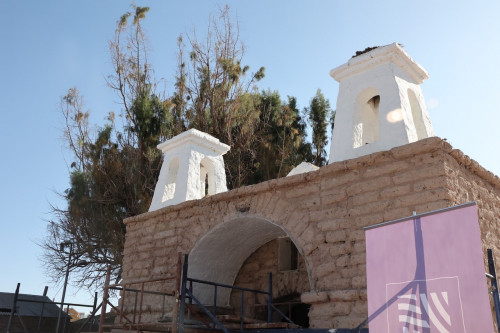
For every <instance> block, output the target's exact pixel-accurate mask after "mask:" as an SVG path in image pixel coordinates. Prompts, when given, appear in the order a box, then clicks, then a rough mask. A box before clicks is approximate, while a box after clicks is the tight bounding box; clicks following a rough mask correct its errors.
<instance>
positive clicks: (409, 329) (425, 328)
mask: <svg viewBox="0 0 500 333" xmlns="http://www.w3.org/2000/svg"><path fill="white" fill-rule="evenodd" d="M366 271H367V287H368V317H369V329H370V333H466V332H469V333H476V332H481V333H483V332H484V333H488V332H490V333H493V332H494V331H493V321H492V316H491V309H490V302H489V295H488V289H487V280H486V276H485V268H484V258H483V250H482V246H481V237H480V231H479V223H478V217H477V206H476V205H475V204H467V205H463V206H459V207H452V208H450V209H446V210H442V211H438V212H436V213H432V212H431V213H429V214H422V215H419V216H415V217H409V218H407V219H401V220H397V221H394V223H382V224H380V225H376V226H372V227H368V228H366Z"/></svg>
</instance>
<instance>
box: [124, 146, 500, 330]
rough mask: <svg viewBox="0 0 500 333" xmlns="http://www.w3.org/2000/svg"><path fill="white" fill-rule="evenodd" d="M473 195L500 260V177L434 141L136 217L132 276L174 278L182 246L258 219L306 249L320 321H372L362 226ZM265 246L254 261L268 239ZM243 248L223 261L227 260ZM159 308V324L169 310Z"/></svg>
mask: <svg viewBox="0 0 500 333" xmlns="http://www.w3.org/2000/svg"><path fill="white" fill-rule="evenodd" d="M469 201H477V202H478V207H479V218H480V228H481V234H482V238H483V246H484V248H493V250H494V253H495V256H496V261H497V262H500V242H499V241H498V240H499V239H500V228H499V224H500V223H499V222H498V216H500V180H499V178H498V177H496V176H494V175H492V174H491V173H489V172H488V171H486V170H484V169H483V168H482V167H480V166H479V165H478V164H477V163H476V162H474V161H471V160H470V159H469V158H468V157H467V156H464V155H463V154H462V153H461V152H460V151H457V150H454V149H453V148H452V147H451V146H450V145H449V144H448V143H447V142H445V141H443V140H441V139H439V138H429V139H425V140H421V141H418V142H416V143H412V144H408V145H405V146H402V147H397V148H394V149H391V150H390V151H386V152H379V153H374V154H371V155H368V156H363V157H360V158H357V159H352V160H347V161H343V162H336V163H333V164H330V165H328V166H325V167H322V168H321V169H320V170H318V171H315V172H310V173H307V174H301V175H296V176H292V177H286V178H280V179H275V180H271V181H267V182H263V183H260V184H257V185H253V186H247V187H244V188H239V189H236V190H232V191H229V192H225V193H221V194H217V195H214V196H212V197H208V198H204V199H201V200H195V201H188V202H185V203H182V204H179V205H176V206H170V207H166V208H163V209H161V210H158V211H153V212H149V213H145V214H142V215H139V216H136V217H132V218H129V219H126V220H125V224H126V226H127V234H126V242H125V249H124V259H123V279H124V281H125V282H127V281H133V280H139V279H147V278H151V277H155V276H158V275H163V274H169V275H172V276H174V275H175V270H176V262H177V253H178V252H182V253H190V252H192V250H193V248H196V247H195V245H196V246H197V244H200V243H202V240H205V241H206V240H207V239H209V240H212V241H213V245H214V246H219V244H218V242H217V240H218V239H219V238H217V237H218V233H222V231H220V230H224V231H225V232H226V233H227V231H228V230H229V231H232V232H234V231H235V230H237V228H238V225H243V224H245V223H246V224H245V225H246V226H247V229H245V232H246V233H249V230H251V229H248V225H250V226H251V225H252V223H254V222H255V225H260V224H266V223H268V224H269V225H272V226H273V228H275V227H278V229H279V230H280V232H282V234H283V235H284V236H288V237H290V238H291V239H292V240H293V242H294V243H295V245H296V246H297V248H298V249H299V252H300V254H301V255H302V258H303V260H304V263H305V267H306V271H307V277H308V282H309V283H308V285H307V289H308V291H307V292H304V293H302V296H301V300H302V302H304V303H307V304H311V308H310V312H309V319H310V324H311V327H315V328H339V327H345V328H353V327H356V326H357V325H358V324H360V323H361V322H362V321H363V320H365V319H366V317H367V305H366V265H365V238H364V231H363V229H362V228H363V227H364V226H368V225H372V224H375V223H380V222H383V221H389V220H393V219H397V218H401V217H405V216H409V215H411V214H412V212H417V213H422V212H426V211H431V210H435V209H439V208H445V207H448V206H452V205H455V204H461V203H465V202H469ZM273 230H274V229H273ZM207 235H210V237H212V238H207ZM233 236H234V237H237V236H238V234H237V233H235V234H234V235H233ZM250 236H252V235H248V238H251V237H250ZM254 236H255V235H254ZM257 236H258V235H257ZM221 237H222V235H221ZM262 237H263V238H264V237H265V233H263V234H262ZM221 239H222V238H221ZM255 239H259V238H258V237H257V238H255ZM255 242H256V244H255V245H256V246H255V249H254V250H252V252H249V253H248V254H247V257H250V255H251V254H252V253H253V252H254V251H255V250H257V249H258V248H260V247H261V246H262V245H264V244H265V243H267V242H268V241H265V242H264V243H262V244H260V243H259V244H258V241H255ZM236 247H237V246H235V245H234V244H233V245H231V247H230V248H226V249H225V251H226V252H225V253H222V252H221V253H220V255H219V257H218V258H219V259H218V260H217V261H219V260H220V261H221V262H222V263H224V260H225V259H226V258H225V256H228V257H229V256H230V255H231V254H232V252H233V251H236ZM202 252H203V251H202ZM201 259H203V258H201ZM240 267H241V265H240ZM219 270H220V269H219ZM228 271H229V270H228ZM228 274H229V273H228ZM228 278H229V279H231V278H232V279H233V280H232V281H234V280H235V279H236V276H234V277H231V276H230V277H228ZM256 283H260V282H258V281H257V280H256ZM157 287H158V288H162V289H163V290H165V289H166V290H173V288H174V285H173V283H170V284H168V285H162V286H160V285H157ZM275 289H276V290H278V289H279V288H275ZM149 310H150V312H151V315H150V317H149V318H151V320H154V318H155V316H156V314H157V312H158V311H159V310H158V308H157V307H156V308H155V306H150V308H149ZM156 317H157V316H156ZM144 318H145V317H144Z"/></svg>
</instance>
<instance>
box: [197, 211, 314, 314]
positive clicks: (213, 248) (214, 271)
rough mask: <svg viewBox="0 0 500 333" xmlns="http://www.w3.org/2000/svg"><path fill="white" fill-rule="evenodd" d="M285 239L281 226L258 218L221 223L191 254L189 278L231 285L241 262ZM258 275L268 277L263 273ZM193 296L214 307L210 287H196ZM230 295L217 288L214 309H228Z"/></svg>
mask: <svg viewBox="0 0 500 333" xmlns="http://www.w3.org/2000/svg"><path fill="white" fill-rule="evenodd" d="M288 237H290V235H288V234H287V232H286V231H285V230H284V228H283V227H281V226H279V225H277V224H275V223H272V222H270V221H268V220H266V219H263V218H260V217H254V216H250V217H240V218H236V219H233V220H231V221H229V222H225V223H222V224H220V225H218V226H216V227H215V228H213V229H212V230H210V231H209V232H207V233H206V234H205V235H204V236H203V237H202V238H200V239H199V240H198V241H197V242H196V244H195V245H194V247H193V248H192V250H191V251H190V254H189V266H188V267H189V268H188V276H189V277H190V278H195V279H201V280H207V281H213V282H217V283H222V284H227V285H234V283H235V281H236V278H237V276H238V274H239V273H240V270H241V269H242V267H243V265H244V263H245V262H246V260H247V259H248V258H249V257H251V256H252V254H254V253H255V252H256V251H257V250H259V249H261V248H262V247H263V246H264V245H266V244H268V243H270V242H271V243H272V242H273V241H277V240H279V239H289V238H288ZM290 242H292V241H290ZM292 243H293V242H292ZM294 246H295V245H294ZM300 253H301V250H300V248H299V249H297V253H296V255H297V256H300V257H301V255H300ZM292 255H293V254H292ZM301 260H302V265H303V268H304V270H305V272H306V276H307V277H306V280H307V289H308V290H310V283H309V274H308V270H307V265H306V263H305V261H304V260H303V259H301ZM260 273H261V274H267V272H265V271H262V272H260ZM264 290H267V288H264ZM193 293H194V295H195V296H196V297H197V298H198V299H199V300H200V301H201V302H202V303H204V304H213V297H214V288H213V287H211V286H204V285H196V286H195V287H194V288H193ZM230 296H231V290H230V289H227V288H219V289H218V290H217V299H218V301H217V306H222V307H230V305H231V301H230ZM299 296H300V295H299Z"/></svg>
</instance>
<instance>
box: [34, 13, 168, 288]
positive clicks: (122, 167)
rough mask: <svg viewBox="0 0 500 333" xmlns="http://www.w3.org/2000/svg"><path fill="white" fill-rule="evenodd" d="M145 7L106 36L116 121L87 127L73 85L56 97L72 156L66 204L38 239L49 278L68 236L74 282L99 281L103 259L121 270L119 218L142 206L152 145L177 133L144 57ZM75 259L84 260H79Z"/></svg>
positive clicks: (60, 268)
mask: <svg viewBox="0 0 500 333" xmlns="http://www.w3.org/2000/svg"><path fill="white" fill-rule="evenodd" d="M147 11H148V8H147V7H134V12H130V13H126V14H125V15H123V16H122V17H121V18H120V20H119V22H118V24H117V29H116V31H115V38H114V40H113V41H112V42H110V51H111V58H112V64H113V67H114V73H113V74H112V75H110V76H109V77H108V79H107V82H108V85H109V86H110V87H111V88H112V89H113V90H115V91H116V92H117V95H118V96H119V98H120V100H121V105H122V112H123V113H121V114H120V117H121V118H122V121H123V126H122V127H117V125H116V124H115V115H114V114H110V115H109V117H108V121H107V123H106V124H104V126H102V127H99V128H97V130H95V131H92V130H90V129H89V125H88V118H89V112H88V111H85V110H84V103H83V98H82V97H81V96H80V94H79V92H78V90H77V89H76V88H72V89H70V90H69V91H68V93H67V95H66V96H64V97H63V98H62V100H61V110H62V113H63V116H64V119H65V124H66V127H65V131H64V134H65V141H66V143H67V144H68V148H69V149H70V151H71V152H72V153H73V155H74V158H75V160H74V162H73V163H72V164H71V172H70V188H69V189H68V190H66V191H65V192H64V193H63V194H61V196H62V197H63V198H64V199H65V200H66V202H67V207H65V208H56V207H54V209H53V211H54V220H53V221H51V222H50V223H49V226H48V228H49V232H48V235H47V237H46V239H45V241H44V243H43V247H44V248H45V262H46V263H47V265H46V267H47V270H48V272H49V274H50V275H51V276H52V277H53V278H54V279H55V280H58V279H59V278H61V276H63V274H64V271H65V267H66V265H67V260H68V258H67V254H66V253H65V252H64V249H63V248H60V246H59V245H60V244H61V243H65V242H68V241H70V242H72V243H73V244H74V249H73V256H72V258H71V259H72V260H71V262H70V267H71V270H76V271H78V273H79V274H78V275H76V276H78V277H79V280H78V281H77V282H78V283H80V284H81V285H85V286H87V287H91V286H92V285H93V284H96V283H99V282H100V281H101V280H102V278H103V277H104V275H105V273H106V268H107V265H111V267H112V269H113V274H114V277H115V279H117V280H118V279H119V278H120V276H121V262H122V256H123V245H124V240H125V238H124V236H125V226H124V224H123V219H124V218H127V217H130V216H135V215H138V214H141V213H143V212H145V211H147V209H148V207H149V204H150V202H151V197H152V194H153V191H154V187H155V184H156V181H157V178H158V173H159V169H160V167H161V153H160V151H158V150H157V149H156V145H157V144H158V143H160V142H162V141H164V140H165V139H167V138H170V137H171V136H172V135H175V134H176V133H175V130H176V128H175V127H174V126H173V125H172V116H171V113H170V110H169V108H170V102H169V101H166V100H162V99H161V98H160V96H159V95H158V94H157V93H156V91H155V88H156V83H155V81H154V79H153V75H152V68H151V66H150V64H149V63H148V60H147V43H146V40H145V36H144V35H143V32H142V28H141V20H143V19H144V18H145V13H146V12H147ZM130 17H133V22H132V24H128V18H130ZM124 34H127V35H126V37H125V38H123V35H124ZM124 44H125V45H124ZM82 260H85V261H86V262H87V263H88V265H87V266H86V267H79V265H78V263H79V262H80V261H82Z"/></svg>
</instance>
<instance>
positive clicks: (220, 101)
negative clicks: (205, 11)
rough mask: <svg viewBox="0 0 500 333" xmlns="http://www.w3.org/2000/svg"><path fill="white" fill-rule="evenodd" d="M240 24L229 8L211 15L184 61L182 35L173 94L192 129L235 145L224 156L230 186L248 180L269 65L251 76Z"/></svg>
mask: <svg viewBox="0 0 500 333" xmlns="http://www.w3.org/2000/svg"><path fill="white" fill-rule="evenodd" d="M238 29H239V27H238V24H237V23H236V24H234V23H233V22H232V20H231V17H230V13H229V7H227V6H226V7H225V8H223V9H222V10H221V11H220V13H219V16H218V17H212V18H211V20H210V24H209V26H208V29H207V32H206V36H205V37H204V38H199V37H198V35H197V34H196V33H194V34H193V35H191V36H189V35H188V38H187V40H188V44H189V47H190V50H189V52H188V53H189V57H188V59H185V54H186V52H185V48H186V45H185V44H184V38H183V37H182V36H180V37H179V42H178V45H179V56H178V59H179V62H178V70H177V73H178V74H177V80H176V92H175V94H174V98H173V101H174V107H175V114H176V115H177V117H179V118H180V117H181V115H184V116H185V124H186V127H187V128H196V129H198V130H200V131H203V132H207V133H209V134H211V135H213V136H215V137H216V138H218V139H219V140H221V141H222V142H224V143H226V144H228V145H230V146H231V150H230V152H229V153H228V154H227V155H226V156H225V158H226V160H227V162H226V172H227V178H228V185H229V187H230V188H235V187H239V186H242V185H244V184H246V182H247V179H248V177H249V176H250V173H249V171H250V172H251V170H252V169H253V168H252V165H251V164H252V163H253V162H252V159H253V156H254V154H255V152H254V151H252V146H251V140H249V138H251V137H252V136H253V134H254V133H255V130H256V127H257V126H258V122H259V115H258V113H256V112H255V110H256V107H255V103H256V101H257V99H256V98H255V96H254V95H253V94H252V93H253V92H254V91H255V87H254V85H255V83H256V82H258V81H259V80H260V79H262V78H263V77H264V67H261V68H259V70H257V72H255V73H252V74H249V69H250V68H249V67H248V66H244V65H243V64H242V61H243V56H244V54H245V48H244V46H243V44H242V42H241V41H240V39H239V30H238Z"/></svg>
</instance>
